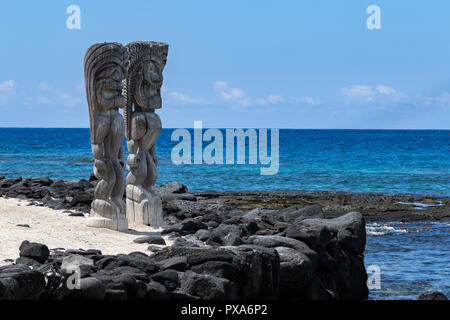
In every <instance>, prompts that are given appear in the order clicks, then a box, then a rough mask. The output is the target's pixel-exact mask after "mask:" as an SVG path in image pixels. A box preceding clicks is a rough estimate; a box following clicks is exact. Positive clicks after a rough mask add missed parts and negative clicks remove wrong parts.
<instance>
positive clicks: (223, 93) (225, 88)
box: [214, 81, 285, 106]
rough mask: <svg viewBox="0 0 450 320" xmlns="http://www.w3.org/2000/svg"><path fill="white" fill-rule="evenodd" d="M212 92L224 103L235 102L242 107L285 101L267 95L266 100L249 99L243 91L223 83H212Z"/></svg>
mask: <svg viewBox="0 0 450 320" xmlns="http://www.w3.org/2000/svg"><path fill="white" fill-rule="evenodd" d="M214 90H215V91H216V93H217V94H218V95H219V97H220V98H221V99H222V100H224V101H231V102H236V103H238V104H240V105H242V106H248V105H252V104H253V105H260V106H265V105H271V104H277V103H281V102H284V101H285V99H284V97H283V96H282V95H279V94H273V93H272V94H269V95H268V96H267V97H266V98H257V99H251V98H249V97H248V96H247V95H246V94H245V92H244V91H243V90H241V89H240V88H232V87H230V86H229V85H228V83H227V82H225V81H216V82H214Z"/></svg>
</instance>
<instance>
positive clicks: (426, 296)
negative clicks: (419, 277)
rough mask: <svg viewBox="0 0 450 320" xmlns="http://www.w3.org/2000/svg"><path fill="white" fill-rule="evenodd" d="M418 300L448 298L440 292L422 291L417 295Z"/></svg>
mask: <svg viewBox="0 0 450 320" xmlns="http://www.w3.org/2000/svg"><path fill="white" fill-rule="evenodd" d="M419 300H448V299H447V297H446V296H445V295H444V294H443V293H442V292H438V291H435V292H429V293H422V294H421V295H420V296H419Z"/></svg>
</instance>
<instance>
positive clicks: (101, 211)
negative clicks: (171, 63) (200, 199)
mask: <svg viewBox="0 0 450 320" xmlns="http://www.w3.org/2000/svg"><path fill="white" fill-rule="evenodd" d="M167 52H168V45H167V44H166V43H162V42H151V41H136V42H131V43H129V44H127V45H126V46H123V45H122V44H120V43H115V42H106V43H98V44H94V45H93V46H91V47H90V48H89V49H88V50H87V52H86V55H85V58H84V78H85V83H86V97H87V101H88V106H89V120H90V130H91V147H92V153H93V155H94V159H95V162H94V174H95V176H96V177H97V179H98V183H97V186H96V188H95V192H94V201H93V202H92V205H91V214H90V217H89V218H88V225H89V226H92V227H103V228H108V229H113V230H127V229H128V225H129V224H130V225H139V224H145V225H151V226H154V227H160V226H161V225H162V223H163V216H162V203H161V198H160V196H159V195H158V194H156V193H155V192H154V190H153V189H152V187H153V186H154V184H155V182H156V180H157V177H158V172H157V170H156V165H157V158H156V156H155V141H156V139H157V138H158V136H159V134H160V132H161V120H160V118H159V116H158V115H157V114H156V113H155V110H156V109H159V108H161V105H162V101H161V86H162V82H163V76H162V72H163V69H164V66H165V64H166V60H167ZM119 108H123V109H124V111H123V117H122V115H121V114H120V113H119ZM124 137H126V139H127V148H128V152H129V156H128V158H127V161H126V164H127V168H128V170H129V173H128V176H127V178H126V179H125V163H124V161H123V159H124V148H123V139H124ZM124 191H126V202H125V201H123V194H124Z"/></svg>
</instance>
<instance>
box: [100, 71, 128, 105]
mask: <svg viewBox="0 0 450 320" xmlns="http://www.w3.org/2000/svg"><path fill="white" fill-rule="evenodd" d="M125 75H126V69H125V67H124V66H123V65H120V64H118V63H114V62H111V63H108V64H105V65H104V66H103V68H102V69H101V70H100V72H99V73H98V76H97V78H96V82H95V93H96V99H97V103H98V104H99V105H100V106H102V107H104V108H117V107H123V106H124V105H125V97H124V96H123V95H122V91H123V87H124V83H123V80H125Z"/></svg>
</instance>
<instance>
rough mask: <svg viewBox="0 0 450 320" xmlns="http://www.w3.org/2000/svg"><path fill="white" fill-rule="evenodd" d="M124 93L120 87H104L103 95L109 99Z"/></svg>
mask: <svg viewBox="0 0 450 320" xmlns="http://www.w3.org/2000/svg"><path fill="white" fill-rule="evenodd" d="M121 94H122V88H118V87H105V88H103V97H105V98H107V99H109V98H114V97H117V96H118V95H121Z"/></svg>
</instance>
